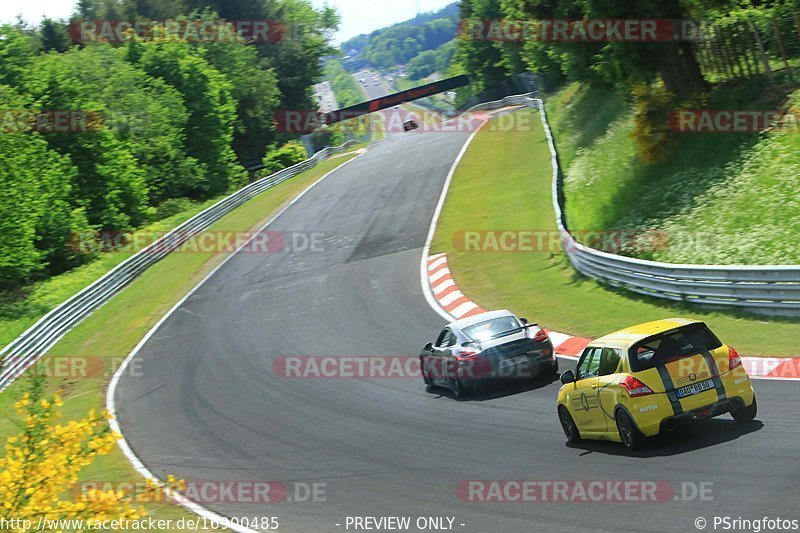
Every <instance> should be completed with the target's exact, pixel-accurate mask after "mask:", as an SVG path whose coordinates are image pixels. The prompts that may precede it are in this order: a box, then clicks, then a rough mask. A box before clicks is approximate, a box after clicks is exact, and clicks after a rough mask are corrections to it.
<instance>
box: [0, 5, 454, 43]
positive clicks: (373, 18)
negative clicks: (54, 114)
mask: <svg viewBox="0 0 800 533" xmlns="http://www.w3.org/2000/svg"><path fill="white" fill-rule="evenodd" d="M453 1H454V0H311V2H312V3H313V4H314V5H315V6H323V5H325V4H328V5H332V6H334V7H336V8H338V10H339V13H340V14H341V16H342V23H341V26H340V28H339V32H338V33H337V34H336V41H337V42H341V41H346V40H347V39H349V38H351V37H355V36H356V35H359V34H361V33H369V32H371V31H373V30H377V29H378V28H382V27H384V26H388V25H390V24H394V23H395V22H402V21H404V20H408V19H410V18H413V17H414V15H416V14H417V12H418V11H419V12H428V11H437V10H439V9H441V8H443V7H444V6H446V5H448V4H450V3H452V2H453ZM76 3H77V0H0V22H14V20H15V19H16V16H17V15H18V14H22V17H23V18H24V19H25V20H26V21H28V22H30V23H33V24H36V23H38V22H39V21H40V20H41V19H42V17H43V16H45V15H46V16H48V17H50V18H52V19H59V18H67V17H68V16H69V15H70V14H71V13H72V11H73V8H74V6H75V4H76Z"/></svg>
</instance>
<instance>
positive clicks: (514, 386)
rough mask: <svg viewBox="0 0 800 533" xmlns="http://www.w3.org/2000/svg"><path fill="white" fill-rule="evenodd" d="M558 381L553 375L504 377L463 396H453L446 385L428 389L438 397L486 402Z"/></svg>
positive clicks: (486, 383)
mask: <svg viewBox="0 0 800 533" xmlns="http://www.w3.org/2000/svg"><path fill="white" fill-rule="evenodd" d="M557 381H558V377H553V376H538V377H536V378H534V379H531V380H527V381H526V380H513V381H504V380H502V379H497V380H491V381H486V382H484V383H482V384H481V385H480V386H479V387H478V388H477V390H475V391H472V392H471V393H469V394H467V395H466V396H464V397H462V398H456V397H455V396H453V391H451V390H450V389H446V388H444V387H434V388H432V389H430V390H429V391H428V393H429V394H435V395H436V396H437V397H443V398H449V399H451V400H454V401H457V402H458V401H461V402H485V401H488V400H497V399H499V398H505V397H507V396H514V395H515V394H522V393H523V392H528V391H532V390H537V389H541V388H544V387H547V386H548V385H550V384H552V383H555V382H557Z"/></svg>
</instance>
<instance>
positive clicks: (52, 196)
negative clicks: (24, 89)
mask: <svg viewBox="0 0 800 533" xmlns="http://www.w3.org/2000/svg"><path fill="white" fill-rule="evenodd" d="M0 101H2V102H4V104H5V105H6V106H8V108H9V109H11V108H13V109H15V110H24V109H27V110H33V102H32V101H31V99H30V98H27V97H23V96H22V95H20V94H19V93H18V92H17V91H15V90H14V89H13V88H11V87H8V86H5V85H0ZM3 128H4V130H3V131H2V132H0V187H2V190H3V194H2V196H0V288H2V289H9V288H12V287H15V286H19V285H21V284H22V283H24V282H26V281H28V280H29V279H30V278H31V276H32V275H34V274H37V273H39V272H41V271H43V270H44V269H45V268H47V267H49V268H50V270H51V271H52V272H58V271H61V270H63V269H64V268H66V267H67V266H70V265H72V264H74V263H75V261H76V260H77V259H78V257H77V255H78V254H76V253H74V252H72V251H71V250H70V247H69V240H70V234H71V233H72V232H73V231H74V232H78V231H82V230H85V229H87V228H88V224H87V221H86V218H85V217H84V216H83V213H82V211H80V210H73V209H72V208H71V206H70V205H69V201H68V199H69V195H70V187H71V181H72V180H73V179H74V177H75V175H76V169H75V168H74V167H73V166H72V164H71V163H70V160H69V158H68V157H66V156H63V155H60V154H58V153H57V152H55V151H53V150H51V149H50V148H49V147H48V144H47V141H46V140H45V139H44V137H43V136H42V135H40V134H39V133H36V132H30V131H26V130H24V129H17V128H15V127H14V126H13V124H12V123H10V122H4V125H3Z"/></svg>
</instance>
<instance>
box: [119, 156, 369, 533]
mask: <svg viewBox="0 0 800 533" xmlns="http://www.w3.org/2000/svg"><path fill="white" fill-rule="evenodd" d="M365 153H366V152H365ZM362 155H363V153H362V154H358V155H356V156H355V157H354V158H352V159H350V160H348V161H345V162H344V163H342V164H341V165H339V166H337V167H336V168H334V169H333V170H331V171H329V172H328V173H327V174H325V175H324V176H322V177H321V178H319V179H318V180H317V181H315V182H314V183H312V184H311V185H309V186H308V187H307V188H306V189H304V190H303V191H302V192H301V193H300V194H299V195H297V196H295V197H294V199H292V201H290V202H289V203H288V204H286V205H285V206H284V207H283V208H282V209H281V210H280V211H278V213H276V214H275V216H273V217H272V218H270V219H269V220H268V221H267V222H266V223H265V224H264V225H262V226H261V227H260V228H259V229H258V230H257V231H255V232H253V235H252V236H251V237H250V238H249V239H248V240H247V241H246V242H244V243H243V244H242V245H241V246H239V247H238V248H237V249H236V250H235V251H234V252H233V253H232V254H230V255H229V256H228V257H226V258H225V259H224V260H223V261H222V262H221V263H220V264H218V265H217V266H215V267H214V268H213V269H212V270H211V272H209V273H208V274H207V275H206V276H205V277H204V278H203V279H202V280H200V282H199V283H198V284H197V285H195V286H194V287H192V289H191V290H190V291H189V292H188V293H186V295H185V296H183V298H181V299H180V300H179V301H178V302H177V303H176V304H175V305H173V306H172V308H170V310H169V311H167V313H166V314H165V315H164V316H162V317H161V318H160V319H159V320H158V322H156V324H155V325H154V326H153V327H152V328H150V331H148V332H147V334H146V335H145V336H144V337H143V338H142V340H140V341H139V343H138V344H137V345H136V347H135V348H134V349H133V351H131V353H129V354H128V357H126V358H125V361H123V362H122V364H121V365H120V367H119V368H118V369H117V371H116V372H115V373H114V376H113V377H112V378H111V382H110V383H109V385H108V390H107V391H106V411H108V413H109V414H110V415H111V417H112V418H111V419H110V420H109V422H108V425H109V426H110V427H111V430H112V431H114V432H116V433H117V434H119V435H120V437H121V438H120V440H118V441H117V445H119V447H120V450H122V453H123V454H124V455H125V457H126V458H127V459H128V461H129V462H130V463H131V465H132V466H133V468H134V469H135V470H136V471H137V472H138V473H139V474H140V475H141V476H142V477H144V478H146V479H158V478H157V477H156V476H154V475H153V473H152V472H150V470H148V468H147V467H146V466H145V465H144V463H142V461H141V459H139V457H137V455H136V454H135V453H134V452H133V450H132V449H131V447H130V445H129V444H128V441H127V440H126V439H125V436H124V435H123V434H122V428H121V427H120V425H119V421H118V420H117V418H116V402H115V399H114V395H115V393H116V391H117V385H118V384H119V381H120V378H121V377H122V375H123V373H124V372H125V370H126V369H127V367H128V365H129V364H130V363H131V361H132V360H133V359H134V358H135V357H136V356H137V355H138V354H139V351H140V350H141V349H142V347H143V346H144V345H145V344H146V343H147V341H148V340H150V337H152V336H153V334H155V332H156V331H157V330H158V328H160V327H161V325H162V324H163V323H164V322H165V321H166V320H167V319H168V318H169V317H170V316H171V315H172V313H174V312H175V311H176V310H177V309H178V308H179V307H180V306H181V305H183V303H184V302H185V301H186V300H187V299H189V297H190V296H192V294H194V293H195V291H197V289H199V288H200V287H201V286H202V285H203V284H204V283H205V282H206V281H208V280H209V279H210V278H211V277H212V276H213V275H214V274H216V273H217V271H218V270H220V269H221V268H222V267H223V266H225V264H226V263H227V262H228V261H230V260H231V259H232V258H233V257H234V256H235V255H236V254H237V253H239V251H240V250H241V249H242V248H244V247H245V246H247V245H248V244H249V243H250V241H251V240H253V238H255V236H256V235H257V234H259V233H261V232H262V231H264V229H266V228H267V227H268V226H269V225H270V224H272V223H273V222H274V221H275V220H276V219H277V218H278V217H280V216H281V215H282V214H283V213H284V212H286V210H287V209H289V208H290V207H291V206H293V205H294V204H295V203H296V202H297V201H298V200H300V198H302V197H303V196H304V195H305V194H306V193H307V192H308V191H310V190H311V189H313V188H314V187H316V186H317V185H318V184H319V183H321V182H322V181H323V180H324V179H325V178H327V177H328V176H330V175H331V174H333V173H334V172H336V171H337V170H339V169H341V168H342V167H344V166H345V165H347V164H348V163H350V162H351V161H355V160H356V159H358V158H359V157H361V156H362ZM265 192H266V191H265ZM162 481H163V480H162ZM164 492H165V493H166V494H167V496H169V497H170V498H172V499H173V500H175V502H176V503H178V504H180V505H182V506H183V507H185V508H187V509H189V510H190V511H192V512H193V513H195V514H197V515H199V516H202V517H203V518H207V519H208V520H212V521H214V522H217V523H219V524H221V525H224V526H225V527H227V528H228V529H232V530H234V531H238V532H240V533H255V532H257V531H258V530H256V529H250V528H247V527H244V526H242V525H240V524H235V523H231V522H230V520H228V518H227V517H225V516H223V515H220V514H217V513H215V512H214V511H211V510H209V509H207V508H205V507H203V506H202V505H200V504H198V503H196V502H193V501H192V500H189V499H188V498H186V497H184V496H182V495H181V494H178V493H176V492H175V491H172V490H168V489H165V490H164Z"/></svg>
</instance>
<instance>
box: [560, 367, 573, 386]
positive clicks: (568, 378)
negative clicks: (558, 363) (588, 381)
mask: <svg viewBox="0 0 800 533" xmlns="http://www.w3.org/2000/svg"><path fill="white" fill-rule="evenodd" d="M561 383H563V384H564V385H567V384H568V383H575V373H574V372H573V371H572V370H567V371H566V372H564V373H563V374H561Z"/></svg>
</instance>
